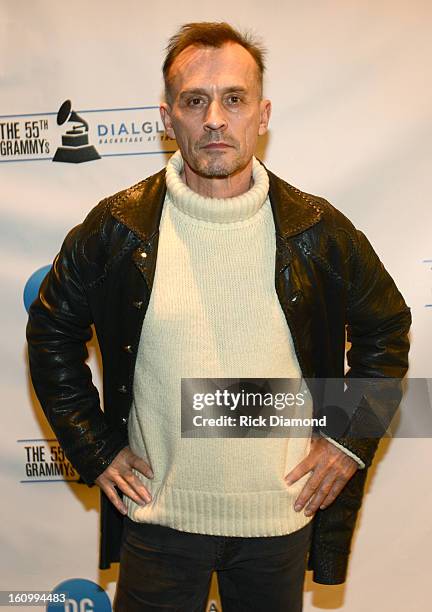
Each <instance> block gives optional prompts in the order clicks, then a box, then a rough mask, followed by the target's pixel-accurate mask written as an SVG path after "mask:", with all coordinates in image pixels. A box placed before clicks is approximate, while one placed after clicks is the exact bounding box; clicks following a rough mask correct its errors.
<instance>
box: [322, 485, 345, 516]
mask: <svg viewBox="0 0 432 612" xmlns="http://www.w3.org/2000/svg"><path fill="white" fill-rule="evenodd" d="M346 483H347V481H346V480H345V481H339V482H336V483H335V484H334V485H333V487H332V488H331V490H330V491H329V493H328V495H327V496H326V497H325V498H324V499H323V500H322V502H321V503H320V508H321V510H324V509H325V508H327V507H328V506H330V504H332V503H333V502H334V500H335V499H336V497H337V496H338V495H339V493H340V492H341V491H342V489H343V488H344V486H345V485H346Z"/></svg>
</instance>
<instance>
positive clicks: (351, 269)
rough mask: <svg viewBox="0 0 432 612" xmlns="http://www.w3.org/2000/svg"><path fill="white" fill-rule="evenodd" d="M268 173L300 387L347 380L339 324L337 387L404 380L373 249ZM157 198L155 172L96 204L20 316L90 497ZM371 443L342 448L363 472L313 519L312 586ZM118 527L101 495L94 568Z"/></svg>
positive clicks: (117, 401)
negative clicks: (94, 367) (92, 351)
mask: <svg viewBox="0 0 432 612" xmlns="http://www.w3.org/2000/svg"><path fill="white" fill-rule="evenodd" d="M268 173H269V178H270V192H269V193H270V201H271V205H272V210H273V216H274V221H275V227H276V269H275V287H276V291H277V295H278V297H279V300H280V303H281V306H282V309H283V312H284V313H285V316H286V319H287V323H288V325H289V328H290V330H291V333H292V337H293V341H294V346H295V350H296V354H297V357H298V361H299V364H300V367H301V369H302V373H303V376H304V377H306V378H309V377H310V378H314V377H335V378H336V377H343V376H344V356H345V329H346V328H345V326H346V325H347V331H348V340H349V341H350V342H351V348H350V350H349V351H348V354H347V359H348V365H349V367H350V370H349V372H348V374H347V376H348V377H355V378H357V377H399V378H402V377H403V376H404V375H405V373H406V371H407V368H408V350H409V343H408V330H409V327H410V324H411V314H410V309H409V308H408V307H407V305H406V304H405V302H404V300H403V297H402V296H401V294H400V292H399V291H398V289H397V288H396V286H395V283H394V282H393V280H392V278H391V277H390V275H389V274H388V272H387V271H386V270H385V268H384V266H383V265H382V263H381V262H380V260H379V259H378V256H377V255H376V253H375V252H374V250H373V249H372V247H371V245H370V243H369V242H368V240H367V239H366V237H365V236H364V234H362V232H360V231H359V230H357V229H356V228H355V227H354V226H353V224H352V223H351V222H350V221H349V220H348V219H347V218H346V217H345V216H344V215H343V214H342V213H341V212H339V211H338V210H336V209H335V208H334V207H333V206H332V205H331V204H330V203H328V202H327V201H326V200H324V199H322V198H318V197H315V196H311V195H309V194H306V193H304V192H302V191H300V190H298V189H296V188H295V187H293V186H291V185H289V184H287V183H286V182H284V181H283V180H281V179H280V178H278V177H277V176H275V175H274V174H273V173H271V172H270V171H268ZM165 192H166V184H165V172H164V170H161V171H160V172H158V173H157V174H155V175H153V176H151V177H149V178H147V179H146V180H144V181H142V182H140V183H138V184H137V185H135V186H134V187H131V188H130V189H127V190H124V191H122V192H120V193H118V194H116V195H114V196H111V197H109V198H106V199H104V200H102V201H101V202H100V203H99V204H98V205H97V206H96V207H95V208H94V209H93V210H92V211H91V212H90V213H89V215H88V216H87V218H86V219H85V220H84V222H83V223H82V224H80V225H78V226H77V227H75V228H73V229H72V230H71V231H70V232H69V234H68V235H67V237H66V238H65V241H64V243H63V245H62V248H61V251H60V253H59V254H58V255H57V257H56V258H55V260H54V264H53V267H52V270H51V271H50V273H49V274H48V276H47V277H46V278H45V280H44V281H43V283H42V286H41V289H40V292H39V297H38V298H37V299H36V300H35V301H34V302H33V304H32V306H31V308H30V312H29V322H28V325H27V339H28V347H29V362H30V371H31V377H32V381H33V384H34V388H35V391H36V394H37V396H38V398H39V400H40V403H41V405H42V408H43V410H44V412H45V414H46V416H47V418H48V420H49V422H50V424H51V426H52V428H53V430H54V432H55V434H56V436H57V438H58V440H59V442H60V444H61V445H62V447H63V449H64V451H65V453H66V456H67V457H68V458H69V460H70V461H71V463H72V464H73V466H74V467H75V468H76V470H77V471H78V473H79V474H80V475H81V477H82V479H83V480H84V481H85V482H86V483H87V484H88V485H92V484H93V483H94V480H95V479H96V478H97V476H99V474H101V473H102V472H103V471H104V470H105V468H106V467H107V466H108V465H109V464H110V462H111V461H112V460H113V459H114V457H115V456H116V454H117V453H118V452H119V451H120V450H121V449H122V448H123V447H124V446H125V445H127V444H128V434H127V420H128V414H129V410H130V406H131V401H132V389H133V377H134V367H135V361H136V355H137V348H138V343H139V338H140V333H141V328H142V323H143V320H144V316H145V313H146V308H147V305H148V302H149V297H150V291H151V288H152V282H153V277H154V271H155V264H156V255H157V248H158V228H159V221H160V216H161V211H162V205H163V202H164V197H165ZM92 324H94V328H95V330H96V334H97V339H98V342H99V345H100V350H101V355H102V361H103V392H104V411H102V409H101V405H100V401H99V395H98V392H97V390H96V388H95V387H94V385H93V384H92V378H91V372H90V369H89V368H88V366H87V365H86V363H85V360H86V358H87V356H88V355H87V348H86V342H87V341H88V340H89V339H90V338H91V335H92V331H91V325H92ZM362 410H363V408H362V407H361V406H360V407H359V409H358V411H357V415H358V416H359V418H358V419H357V421H356V423H357V427H358V424H359V423H361V422H362ZM357 415H355V416H357ZM355 427H356V424H355V421H354V420H353V425H352V428H353V429H355ZM357 433H358V432H357ZM378 441H379V440H378V438H375V439H373V438H363V439H359V438H358V435H355V436H353V437H350V436H344V437H343V438H340V439H339V442H340V443H341V444H343V445H344V446H345V447H347V448H349V449H350V450H351V451H352V452H354V453H355V454H356V455H357V456H358V457H360V458H361V459H362V460H363V461H364V462H365V464H366V468H365V469H359V470H357V472H356V473H355V474H354V476H353V477H352V478H351V479H350V480H349V482H348V483H347V484H346V486H345V487H344V489H343V490H342V492H341V493H340V494H339V496H338V497H337V499H336V500H335V501H334V502H333V503H332V504H331V505H330V506H329V507H328V508H326V509H323V510H318V511H317V513H316V515H315V517H314V519H313V534H312V541H311V547H310V552H309V561H308V569H312V570H313V572H314V573H313V580H314V581H315V582H318V583H322V584H339V583H342V582H344V581H345V579H346V573H347V564H348V557H349V552H350V543H351V538H352V534H353V530H354V527H355V522H356V518H357V514H358V510H359V508H360V505H361V502H362V497H363V492H364V484H365V480H366V476H367V471H368V467H369V466H370V464H371V462H372V459H373V456H374V454H375V451H376V447H377V445H378ZM122 525H123V517H122V515H121V514H120V513H119V512H118V511H117V510H116V509H115V508H114V506H113V505H112V504H111V503H110V502H109V500H108V499H107V498H106V496H105V494H104V493H103V492H102V493H101V540H100V564H99V567H100V568H101V569H106V568H107V567H109V566H110V563H111V562H114V561H118V560H119V548H120V541H121V533H122Z"/></svg>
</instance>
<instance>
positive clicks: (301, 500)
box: [294, 470, 324, 512]
mask: <svg viewBox="0 0 432 612" xmlns="http://www.w3.org/2000/svg"><path fill="white" fill-rule="evenodd" d="M323 478H324V472H323V471H322V470H318V471H315V472H313V475H312V476H311V477H310V478H309V480H308V481H307V483H306V484H305V486H304V487H303V489H302V490H301V492H300V495H299V496H298V497H297V499H296V501H295V504H294V510H296V512H299V511H300V510H301V509H302V508H303V506H304V505H305V504H306V503H307V502H308V501H309V500H310V498H311V497H312V495H314V494H315V492H316V490H317V489H318V488H319V486H320V485H321V482H322V480H323Z"/></svg>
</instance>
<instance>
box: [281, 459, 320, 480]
mask: <svg viewBox="0 0 432 612" xmlns="http://www.w3.org/2000/svg"><path fill="white" fill-rule="evenodd" d="M312 469H313V464H312V462H311V460H310V459H309V457H306V458H305V459H303V461H300V463H299V464H298V465H296V467H295V468H294V469H293V470H291V472H288V474H287V475H286V476H285V482H286V483H287V485H288V486H289V485H292V484H293V483H294V482H296V481H297V480H299V479H300V478H301V477H302V476H304V475H305V474H307V473H308V472H310V471H311V470H312Z"/></svg>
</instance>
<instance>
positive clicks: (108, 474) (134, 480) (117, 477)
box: [95, 446, 153, 514]
mask: <svg viewBox="0 0 432 612" xmlns="http://www.w3.org/2000/svg"><path fill="white" fill-rule="evenodd" d="M132 468H134V469H135V470H138V471H139V472H141V473H142V474H143V475H144V476H146V477H147V478H153V472H152V470H151V468H150V466H149V465H148V463H146V462H145V461H144V459H142V458H141V457H138V456H137V455H135V454H134V453H133V452H132V451H131V449H130V448H129V446H125V448H123V449H122V450H121V451H120V452H119V453H118V455H116V456H115V458H114V459H113V461H112V462H111V463H110V464H109V466H108V467H107V469H106V470H105V471H104V472H102V474H100V475H99V476H98V477H97V478H96V480H95V483H96V484H97V485H98V486H99V487H100V488H101V489H102V491H103V492H104V493H105V495H106V496H107V497H108V499H109V500H110V502H111V503H112V504H113V505H114V506H115V507H116V508H117V510H119V512H121V513H122V514H126V513H127V509H126V506H125V505H124V503H123V502H122V500H121V499H120V497H119V496H118V494H117V492H116V490H115V489H114V486H116V487H118V488H119V489H120V491H122V492H123V493H125V494H126V495H127V496H128V497H130V498H131V499H133V500H134V502H136V503H137V504H139V505H140V506H142V505H144V504H146V503H149V502H151V499H152V498H151V495H150V493H149V492H148V491H147V489H146V488H145V486H144V485H143V483H142V482H141V480H140V479H139V478H138V476H136V474H134V473H133V472H132Z"/></svg>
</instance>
